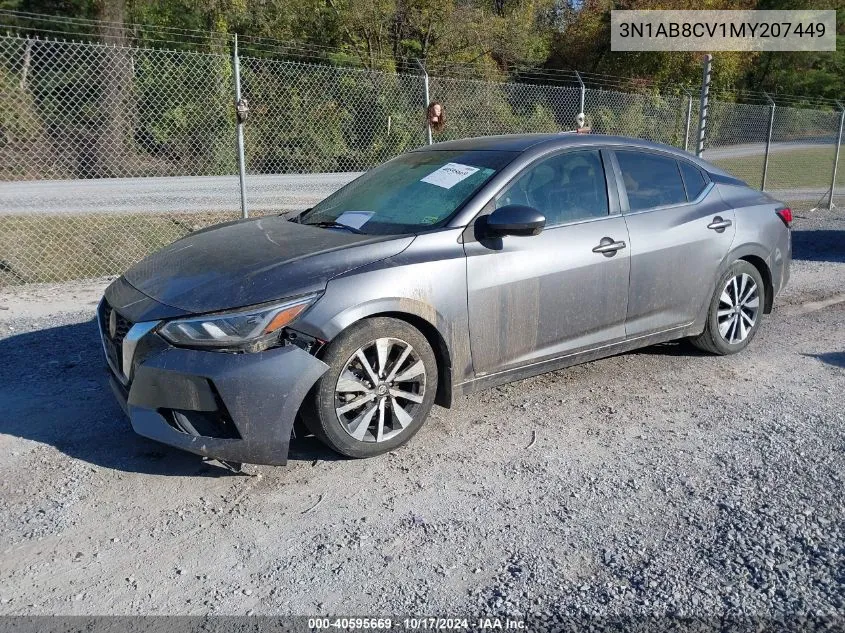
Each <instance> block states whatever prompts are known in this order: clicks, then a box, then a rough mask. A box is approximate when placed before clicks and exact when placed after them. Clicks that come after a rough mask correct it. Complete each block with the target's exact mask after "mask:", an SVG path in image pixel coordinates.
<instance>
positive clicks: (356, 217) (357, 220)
mask: <svg viewBox="0 0 845 633" xmlns="http://www.w3.org/2000/svg"><path fill="white" fill-rule="evenodd" d="M374 215H375V213H373V212H372V211H344V212H343V213H341V214H340V215H339V216H337V220H335V222H337V223H338V224H345V225H346V226H348V227H351V228H353V229H360V228H361V227H362V226H364V225H365V224H366V223H367V221H368V220H369V219H370V218H371V217H373V216H374Z"/></svg>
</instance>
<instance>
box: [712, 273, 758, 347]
mask: <svg viewBox="0 0 845 633" xmlns="http://www.w3.org/2000/svg"><path fill="white" fill-rule="evenodd" d="M759 310H760V291H759V288H758V287H757V283H756V282H755V281H754V279H753V278H752V277H751V275H748V274H746V273H741V274H739V275H735V276H734V277H731V278H730V279H728V281H727V283H726V284H725V287H724V288H723V289H722V294H721V295H720V296H719V307H718V311H717V312H716V319H717V321H718V323H719V334H720V335H721V336H722V338H723V339H724V340H725V341H727V342H728V343H730V344H731V345H736V344H737V343H741V342H742V341H744V340H745V339H746V338H748V335H749V333H750V332H751V330H752V329H753V328H754V325H755V323H757V315H758V312H759Z"/></svg>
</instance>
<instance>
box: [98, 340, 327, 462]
mask: <svg viewBox="0 0 845 633" xmlns="http://www.w3.org/2000/svg"><path fill="white" fill-rule="evenodd" d="M150 336H157V335H156V334H150ZM326 370H328V365H326V364H325V363H323V362H322V361H320V360H319V359H317V358H315V357H314V356H312V355H311V354H309V353H308V352H306V351H305V350H303V349H301V348H299V347H296V346H294V345H288V346H285V347H279V348H275V349H270V350H266V351H264V352H258V353H253V354H229V353H223V352H209V351H202V350H193V349H183V348H176V347H170V346H167V347H164V348H163V349H162V348H161V347H158V349H155V350H154V351H151V353H150V354H149V355H148V356H145V357H144V358H143V359H138V362H137V365H136V366H135V368H134V372H133V375H132V381H131V383H130V385H129V387H128V388H127V387H125V386H124V385H122V384H121V383H120V382H119V381H118V380H117V379H116V377H115V376H114V374H113V372H111V376H110V378H111V384H112V389H113V390H114V392H115V396H116V397H117V399H118V401H119V402H120V404H121V406H122V407H123V409H124V411H125V412H126V414H127V415H128V416H129V419H130V421H131V423H132V428H133V429H134V430H135V432H136V433H138V434H139V435H142V436H144V437H148V438H150V439H152V440H156V441H158V442H161V443H163V444H168V445H170V446H174V447H176V448H180V449H182V450H185V451H190V452H192V453H196V454H198V455H203V456H205V457H209V458H216V459H222V460H226V461H230V462H238V463H251V464H268V465H276V466H284V465H285V464H286V463H287V456H288V447H289V443H290V437H291V431H292V428H293V422H294V418H295V417H296V414H297V412H298V411H299V408H300V406H301V404H302V401H303V400H304V399H305V396H306V394H307V393H308V391H309V390H310V389H311V387H312V386H313V385H314V383H315V382H316V381H317V379H318V378H319V377H320V376H322V375H323V374H324V373H325V372H326ZM191 416H196V417H198V419H201V420H206V419H213V420H221V421H222V423H223V425H224V427H225V426H227V425H228V426H229V427H231V426H232V425H234V427H235V428H234V429H230V430H229V432H227V433H222V434H218V433H215V432H213V431H212V432H211V433H210V434H209V435H205V434H200V433H201V432H202V431H198V429H208V428H209V427H208V425H204V426H199V425H192V424H180V423H179V420H188V419H190V418H191ZM212 426H213V425H212ZM221 428H222V427H221ZM214 435H217V436H214ZM220 435H223V436H222V437H221V436H220Z"/></svg>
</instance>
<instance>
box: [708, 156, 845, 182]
mask: <svg viewBox="0 0 845 633" xmlns="http://www.w3.org/2000/svg"><path fill="white" fill-rule="evenodd" d="M843 154H845V152H843ZM705 156H706V153H705ZM833 157H834V147H833V146H829V147H819V148H812V149H795V150H777V151H774V152H772V153H771V154H769V171H768V174H767V176H766V189H818V190H819V193H821V192H823V191H825V190H827V188H828V187H830V179H831V176H832V175H833ZM843 161H845V156H840V158H839V163H840V164H839V169H838V171H837V173H836V186H837V187H845V165H843V164H842V163H843ZM711 162H712V163H713V164H714V165H718V166H719V167H721V168H722V169H724V170H726V171H729V172H730V173H732V174H734V175H736V176H737V177H738V178H742V179H743V180H745V181H746V182H748V184H750V185H751V186H753V187H759V186H760V183H761V180H762V178H763V155H762V154H756V155H754V156H743V157H738V158H722V159H718V160H713V161H711Z"/></svg>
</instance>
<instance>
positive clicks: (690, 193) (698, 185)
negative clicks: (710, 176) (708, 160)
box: [678, 160, 707, 201]
mask: <svg viewBox="0 0 845 633" xmlns="http://www.w3.org/2000/svg"><path fill="white" fill-rule="evenodd" d="M678 164H679V165H680V166H681V175H682V176H683V177H684V184H685V185H686V188H687V197H688V198H689V199H690V200H691V201H692V200H695V199H696V198H697V197H698V196H700V195H701V192H702V191H704V188H705V187H706V186H707V181H706V180H705V179H704V175H703V174H702V173H701V171H700V170H699V169H698V168H697V167H693V166H692V165H690V164H689V163H687V162H684V161H682V160H679V161H678Z"/></svg>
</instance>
